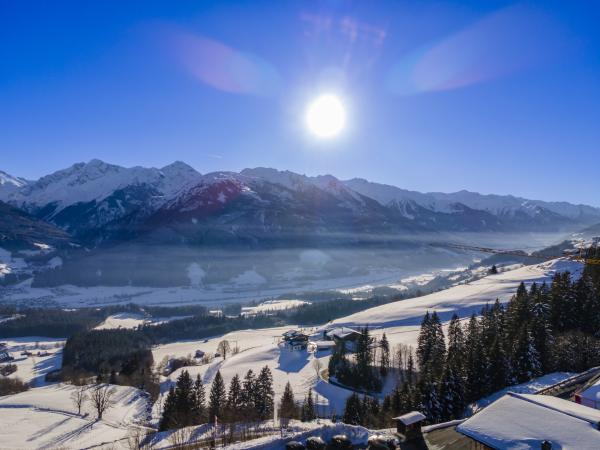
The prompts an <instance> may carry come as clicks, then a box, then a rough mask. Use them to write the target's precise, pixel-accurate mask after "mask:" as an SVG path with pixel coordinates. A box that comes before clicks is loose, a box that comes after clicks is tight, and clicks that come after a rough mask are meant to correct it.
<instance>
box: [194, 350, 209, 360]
mask: <svg viewBox="0 0 600 450" xmlns="http://www.w3.org/2000/svg"><path fill="white" fill-rule="evenodd" d="M205 354H206V353H204V352H203V351H202V350H196V353H195V354H194V357H195V358H199V359H200V358H204V355H205Z"/></svg>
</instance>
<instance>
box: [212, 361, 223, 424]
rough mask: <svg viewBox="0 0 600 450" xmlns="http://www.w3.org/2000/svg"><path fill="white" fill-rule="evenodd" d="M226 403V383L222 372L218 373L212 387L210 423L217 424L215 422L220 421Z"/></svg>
mask: <svg viewBox="0 0 600 450" xmlns="http://www.w3.org/2000/svg"><path fill="white" fill-rule="evenodd" d="M226 402H227V397H226V394H225V383H224V382H223V377H222V376H221V372H220V371H217V374H216V375H215V378H214V380H213V382H212V386H211V387H210V395H209V402H208V421H209V422H210V423H215V420H218V418H219V417H220V416H221V415H222V413H223V411H224V408H225V405H226Z"/></svg>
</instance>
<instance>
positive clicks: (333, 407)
mask: <svg viewBox="0 0 600 450" xmlns="http://www.w3.org/2000/svg"><path fill="white" fill-rule="evenodd" d="M567 270H568V271H570V272H571V273H573V274H574V276H577V275H578V274H579V273H580V271H581V264H580V263H577V262H573V261H569V260H564V259H559V260H553V261H549V262H546V263H542V264H536V265H532V266H525V267H521V268H518V269H515V270H511V271H506V272H503V273H500V274H498V275H490V276H487V277H485V278H483V279H480V280H478V281H474V282H472V283H469V284H463V285H458V286H454V287H452V288H450V289H447V290H444V291H440V292H436V293H434V294H430V295H426V296H423V297H418V298H414V299H409V300H401V301H398V302H394V303H390V304H387V305H383V306H378V307H375V308H371V309H367V310H365V311H361V312H358V313H356V314H352V315H350V316H347V317H343V318H340V319H337V320H335V321H333V323H330V324H327V325H324V326H321V327H318V328H310V329H306V330H304V331H305V332H307V333H308V334H310V335H312V336H313V339H314V340H318V339H320V338H321V336H322V332H323V330H325V329H328V328H331V327H333V326H339V325H347V326H355V327H356V326H361V325H362V326H364V325H368V326H369V327H370V328H371V330H372V333H373V334H374V335H376V336H381V335H382V334H383V333H384V332H385V333H386V335H387V336H388V339H389V340H390V343H391V344H392V345H395V344H408V345H413V346H415V345H416V341H417V337H418V333H419V327H420V323H421V320H422V318H423V315H424V314H425V312H426V311H428V310H429V311H433V310H435V311H437V312H438V314H439V315H440V317H441V319H442V320H443V321H445V322H447V321H448V320H449V319H450V318H451V316H452V314H453V313H455V312H456V313H457V314H458V315H459V316H460V317H461V318H466V317H469V316H470V315H471V314H472V313H473V312H475V313H479V311H480V309H481V308H482V307H483V306H484V305H485V304H486V303H492V302H494V301H495V300H496V298H498V299H500V301H502V302H506V301H508V300H509V299H510V297H511V296H512V295H514V293H515V292H516V289H517V287H518V285H519V284H520V283H521V282H525V283H526V284H531V283H533V282H537V283H543V282H544V281H546V282H548V281H550V280H551V278H552V276H553V275H554V273H556V272H557V271H558V272H563V271H567ZM289 328H292V327H281V328H267V329H260V330H244V331H237V332H233V333H229V334H226V335H225V336H218V337H214V338H210V339H207V340H200V341H188V342H178V343H172V344H167V345H161V346H158V347H156V348H155V349H154V350H153V354H154V359H155V361H157V362H160V361H161V360H163V359H164V358H165V357H167V358H172V357H184V356H188V355H191V356H193V355H194V353H195V351H196V350H202V351H204V352H206V353H214V352H215V351H216V348H217V345H218V343H219V342H220V341H221V340H223V339H227V340H228V341H229V342H230V343H231V344H232V346H234V345H237V346H238V347H239V348H240V353H239V354H237V355H230V356H228V357H227V360H226V361H223V360H222V359H221V358H216V359H215V360H214V361H213V362H211V363H210V364H208V365H199V366H193V367H188V368H182V369H178V370H177V371H175V372H174V373H172V374H171V375H170V376H169V377H168V378H167V379H165V380H164V382H163V387H162V390H163V392H164V391H166V390H168V386H169V385H170V384H171V383H173V382H174V380H175V379H176V378H177V376H178V375H179V374H180V373H181V371H182V370H189V372H190V374H191V375H192V376H194V377H195V376H196V375H197V374H200V376H201V377H202V379H203V381H204V382H205V383H210V382H211V381H212V379H213V377H214V375H215V373H216V372H217V370H220V371H221V374H222V375H223V378H224V379H225V382H226V383H228V382H229V380H230V379H231V378H232V377H233V376H234V375H235V374H236V373H237V374H239V375H240V376H241V377H243V376H244V374H245V373H246V372H247V371H248V369H252V370H253V371H254V372H255V373H257V372H258V371H260V369H261V368H262V367H263V366H265V365H267V366H269V367H270V369H271V371H272V372H273V377H274V388H275V392H276V396H280V395H281V394H282V392H283V388H284V386H285V384H286V383H287V382H288V381H289V382H290V384H291V385H292V388H293V390H294V393H295V394H296V396H297V397H298V398H299V399H302V398H303V397H304V395H306V393H307V392H308V390H309V389H313V392H314V393H315V394H317V395H318V396H319V403H320V404H321V408H322V413H323V414H330V413H331V412H333V411H335V412H337V413H338V414H339V413H341V412H342V411H343V406H344V403H345V400H346V398H347V397H348V395H349V391H347V390H344V389H342V388H340V387H337V386H334V385H331V384H329V383H326V382H325V381H323V380H322V379H320V378H319V377H318V376H317V374H316V371H315V368H314V366H313V364H314V363H313V360H314V359H315V355H312V354H309V353H307V352H300V351H295V352H292V351H288V350H286V349H285V348H282V347H280V346H278V345H277V344H276V343H277V340H278V338H279V337H280V336H281V335H282V334H283V332H285V331H287V330H288V329H289ZM317 356H318V357H317V358H316V359H318V360H319V363H320V365H321V366H322V367H323V368H325V367H326V366H327V362H328V358H329V352H322V353H321V352H319V354H318V355H317ZM157 412H158V411H155V412H154V415H155V417H156V414H157Z"/></svg>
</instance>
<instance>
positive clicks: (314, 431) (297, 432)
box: [145, 419, 373, 450]
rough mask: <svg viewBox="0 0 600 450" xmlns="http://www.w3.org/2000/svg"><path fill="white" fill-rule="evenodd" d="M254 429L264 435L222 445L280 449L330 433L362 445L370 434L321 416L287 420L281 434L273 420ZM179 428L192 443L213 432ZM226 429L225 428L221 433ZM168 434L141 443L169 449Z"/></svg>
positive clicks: (205, 428)
mask: <svg viewBox="0 0 600 450" xmlns="http://www.w3.org/2000/svg"><path fill="white" fill-rule="evenodd" d="M257 429H258V430H260V431H261V432H262V433H264V434H265V436H263V437H260V438H257V439H252V440H250V441H246V442H238V443H234V444H229V445H227V447H226V448H227V449H229V450H233V449H238V450H241V449H254V448H260V449H264V450H267V449H271V450H280V449H282V448H284V447H285V444H286V443H287V442H289V441H292V440H293V441H301V442H305V441H306V439H307V438H309V437H311V436H319V437H321V438H322V439H324V440H325V441H328V440H330V439H331V438H332V437H333V436H336V435H339V434H343V435H345V436H347V437H348V438H349V439H350V440H351V441H352V443H353V444H355V445H362V446H364V445H365V444H366V443H367V441H368V439H369V436H370V435H372V434H373V432H371V431H370V430H368V429H366V428H364V427H361V426H354V425H347V424H344V423H333V422H331V421H330V420H322V419H321V420H319V421H312V422H300V421H298V420H292V421H290V422H289V424H288V427H287V428H286V429H285V430H284V431H283V436H282V431H281V429H280V428H279V426H274V424H273V421H265V422H262V423H260V424H258V426H257ZM182 430H183V432H180V436H184V439H183V442H185V443H194V442H199V441H203V440H206V439H210V438H212V437H213V433H214V432H215V429H214V427H212V426H210V425H207V424H204V425H199V426H194V427H187V428H184V429H182ZM227 431H228V429H227V430H226V431H225V432H227ZM221 432H222V431H221ZM172 435H173V431H163V432H160V433H156V434H155V435H153V436H152V438H151V439H150V440H149V441H147V442H145V443H147V444H149V445H151V448H152V449H156V450H158V449H167V448H173V443H172V442H173V440H172V438H171V436H172Z"/></svg>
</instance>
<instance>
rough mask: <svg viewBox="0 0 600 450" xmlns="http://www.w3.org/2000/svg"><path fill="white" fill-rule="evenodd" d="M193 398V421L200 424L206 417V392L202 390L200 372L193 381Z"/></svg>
mask: <svg viewBox="0 0 600 450" xmlns="http://www.w3.org/2000/svg"><path fill="white" fill-rule="evenodd" d="M193 398H194V406H193V409H192V414H193V416H194V417H195V421H194V422H195V423H196V424H201V423H203V422H204V420H205V417H206V394H205V392H204V385H203V384H202V379H201V378H200V374H198V375H197V376H196V381H195V382H194V388H193Z"/></svg>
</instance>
